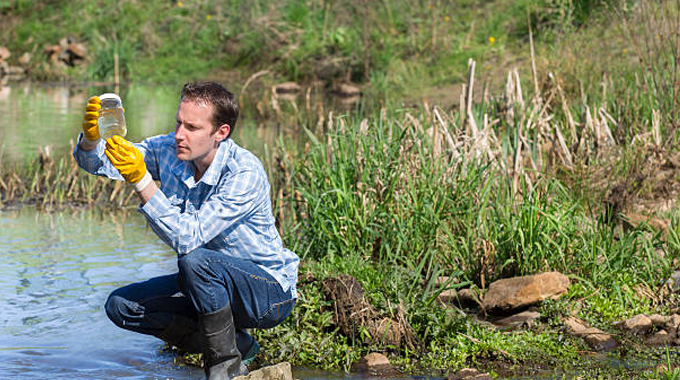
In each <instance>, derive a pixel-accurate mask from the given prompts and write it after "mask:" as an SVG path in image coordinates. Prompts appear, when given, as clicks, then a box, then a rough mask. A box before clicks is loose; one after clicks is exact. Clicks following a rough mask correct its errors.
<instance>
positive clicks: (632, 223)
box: [622, 213, 668, 234]
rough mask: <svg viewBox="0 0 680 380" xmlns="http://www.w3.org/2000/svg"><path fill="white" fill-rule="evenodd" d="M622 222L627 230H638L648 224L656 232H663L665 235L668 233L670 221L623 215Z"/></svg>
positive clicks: (633, 214)
mask: <svg viewBox="0 0 680 380" xmlns="http://www.w3.org/2000/svg"><path fill="white" fill-rule="evenodd" d="M622 221H623V225H624V228H625V229H630V228H637V227H639V226H640V225H642V224H647V225H648V226H649V227H652V228H653V229H654V230H657V231H661V232H663V233H664V234H666V233H668V221H667V220H665V219H661V218H657V217H652V216H647V215H643V214H635V213H630V214H626V215H623V217H622Z"/></svg>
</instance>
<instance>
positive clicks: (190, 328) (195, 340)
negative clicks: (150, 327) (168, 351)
mask: <svg viewBox="0 0 680 380" xmlns="http://www.w3.org/2000/svg"><path fill="white" fill-rule="evenodd" d="M156 337H158V338H160V339H162V340H164V341H165V342H166V343H168V344H169V345H172V346H175V347H177V348H178V349H179V350H180V351H184V352H188V353H190V354H197V353H199V352H203V339H202V336H201V332H200V331H199V329H198V321H197V320H195V319H192V318H189V317H185V316H183V315H174V316H173V319H172V322H171V323H170V324H169V325H168V327H167V328H166V329H165V330H164V331H163V332H162V333H160V334H158V335H156Z"/></svg>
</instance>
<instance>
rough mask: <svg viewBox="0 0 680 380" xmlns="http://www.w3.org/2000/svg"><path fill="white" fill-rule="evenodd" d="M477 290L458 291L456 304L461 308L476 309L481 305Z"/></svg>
mask: <svg viewBox="0 0 680 380" xmlns="http://www.w3.org/2000/svg"><path fill="white" fill-rule="evenodd" d="M480 299H481V297H480V294H479V290H478V289H471V288H465V289H461V290H459V291H458V302H459V303H460V306H462V307H470V308H472V307H476V306H479V305H480V304H481V302H480Z"/></svg>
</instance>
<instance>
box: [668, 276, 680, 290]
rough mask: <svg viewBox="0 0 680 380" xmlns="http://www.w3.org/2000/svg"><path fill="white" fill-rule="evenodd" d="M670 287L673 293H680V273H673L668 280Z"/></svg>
mask: <svg viewBox="0 0 680 380" xmlns="http://www.w3.org/2000/svg"><path fill="white" fill-rule="evenodd" d="M668 285H670V288H671V291H673V293H678V292H680V271H677V272H673V274H672V275H671V278H669V279H668Z"/></svg>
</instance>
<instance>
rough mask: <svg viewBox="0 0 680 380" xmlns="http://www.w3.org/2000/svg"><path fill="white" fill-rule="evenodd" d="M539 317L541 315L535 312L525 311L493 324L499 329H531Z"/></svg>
mask: <svg viewBox="0 0 680 380" xmlns="http://www.w3.org/2000/svg"><path fill="white" fill-rule="evenodd" d="M540 317H541V313H539V312H537V311H535V310H525V311H523V312H521V313H517V314H515V315H511V316H509V317H506V318H503V319H500V320H498V321H495V322H494V323H493V324H494V325H495V326H496V327H500V328H515V327H524V326H525V327H529V328H530V327H531V326H533V324H534V322H535V321H536V320H537V319H538V318H540Z"/></svg>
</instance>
